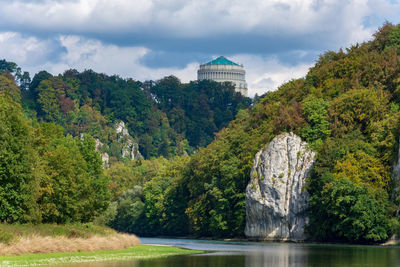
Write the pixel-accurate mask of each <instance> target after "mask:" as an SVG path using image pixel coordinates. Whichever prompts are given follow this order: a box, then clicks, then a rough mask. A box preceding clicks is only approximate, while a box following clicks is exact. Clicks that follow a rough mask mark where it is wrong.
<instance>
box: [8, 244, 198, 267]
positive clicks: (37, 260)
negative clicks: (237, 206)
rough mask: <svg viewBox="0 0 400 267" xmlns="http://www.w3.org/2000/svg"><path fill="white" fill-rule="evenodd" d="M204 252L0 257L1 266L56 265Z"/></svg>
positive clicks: (144, 249)
mask: <svg viewBox="0 0 400 267" xmlns="http://www.w3.org/2000/svg"><path fill="white" fill-rule="evenodd" d="M197 253H202V251H197V250H187V249H181V248H175V247H169V246H149V245H138V246H135V247H130V248H126V249H121V250H101V251H96V252H73V253H45V254H24V255H18V256H15V255H13V256H0V266H34V265H36V266H37V265H55V264H68V263H78V262H94V261H122V260H143V259H153V258H160V257H167V256H173V255H187V254H197Z"/></svg>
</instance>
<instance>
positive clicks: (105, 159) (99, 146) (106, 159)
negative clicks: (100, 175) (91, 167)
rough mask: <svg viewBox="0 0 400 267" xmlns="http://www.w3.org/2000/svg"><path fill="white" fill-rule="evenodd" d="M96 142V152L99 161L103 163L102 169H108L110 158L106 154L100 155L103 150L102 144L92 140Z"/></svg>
mask: <svg viewBox="0 0 400 267" xmlns="http://www.w3.org/2000/svg"><path fill="white" fill-rule="evenodd" d="M94 140H95V141H96V150H97V151H99V152H100V156H101V160H102V161H103V168H104V169H108V168H110V163H109V160H110V157H109V156H108V153H107V152H104V153H101V151H102V150H103V143H102V142H101V141H100V140H99V139H98V138H96V139H94Z"/></svg>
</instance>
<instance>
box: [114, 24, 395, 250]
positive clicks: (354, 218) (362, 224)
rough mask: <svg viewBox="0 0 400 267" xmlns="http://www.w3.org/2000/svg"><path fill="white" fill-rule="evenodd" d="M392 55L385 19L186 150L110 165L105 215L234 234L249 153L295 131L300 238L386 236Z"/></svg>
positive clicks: (137, 223)
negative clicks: (309, 165) (303, 183)
mask: <svg viewBox="0 0 400 267" xmlns="http://www.w3.org/2000/svg"><path fill="white" fill-rule="evenodd" d="M399 63H400V25H397V26H394V25H391V24H389V23H387V24H385V25H384V26H383V27H382V28H381V29H380V30H379V31H378V32H376V33H375V35H374V39H373V40H372V41H369V42H366V43H362V44H356V45H354V46H352V47H350V48H347V49H345V50H340V51H338V52H332V51H330V52H326V53H325V54H323V55H321V56H320V58H319V59H318V61H317V62H316V64H315V66H314V67H312V68H311V69H310V70H309V72H308V74H307V75H306V76H305V77H304V78H301V79H296V80H292V81H290V82H288V83H285V84H283V85H282V86H281V87H280V88H279V89H278V90H276V91H274V92H269V93H268V94H267V95H266V96H264V97H263V98H262V99H261V101H260V102H259V103H258V104H256V105H255V106H254V107H252V108H251V109H248V110H242V111H240V112H239V113H238V115H237V118H236V120H234V121H233V122H232V123H230V125H229V126H228V127H227V128H225V129H223V130H222V131H220V132H219V133H218V134H217V136H216V138H215V140H214V141H213V142H212V143H211V144H210V145H208V146H207V147H206V148H201V149H200V150H199V151H198V152H197V153H196V154H194V155H192V156H191V157H178V158H175V159H171V160H169V161H167V160H165V159H158V160H154V161H143V162H141V163H140V164H132V165H131V166H125V167H124V168H126V169H125V171H123V168H122V167H121V166H119V168H111V169H110V171H109V173H110V175H111V177H112V180H113V181H114V183H115V184H113V186H114V187H112V188H114V191H113V199H112V200H113V203H112V205H111V206H110V208H109V210H108V212H109V213H108V216H107V218H113V219H111V220H108V221H107V223H108V224H109V225H112V226H113V227H115V228H116V229H119V230H123V231H129V232H134V233H137V234H139V235H196V236H212V237H234V236H236V237H237V236H243V230H244V226H245V214H246V212H245V188H246V185H247V183H248V181H249V174H250V170H251V167H252V163H253V160H254V155H255V153H256V152H257V151H258V150H259V149H260V148H262V147H263V146H264V145H266V144H268V143H269V142H270V141H271V140H272V139H273V137H275V136H276V135H278V134H279V133H282V132H294V133H295V134H297V135H299V136H300V137H301V138H302V139H303V140H305V141H307V142H308V143H309V145H310V147H311V149H312V150H314V151H315V152H316V154H317V156H316V163H315V165H314V167H313V169H312V172H311V177H309V179H308V185H307V190H308V191H309V193H310V201H309V205H310V207H309V214H310V222H309V225H308V227H307V229H306V231H307V234H308V236H309V238H310V239H312V240H320V241H340V242H382V241H384V240H387V239H388V238H389V237H391V235H392V234H393V233H394V232H395V231H398V227H399V221H398V217H397V215H396V211H397V210H398V207H399V195H398V192H397V191H396V188H398V186H399V185H398V184H396V183H398V180H396V179H394V174H393V165H394V163H395V162H397V157H398V153H397V151H398V146H399V144H398V139H399V133H400V132H399V129H400V124H399V122H400V121H399V120H400V64H399ZM122 173H124V174H125V175H124V177H125V179H126V180H124V181H123V182H122V181H121V180H120V179H118V177H119V175H118V174H122ZM119 183H120V184H119ZM124 186H125V187H124ZM117 189H118V190H117ZM132 207H134V208H132ZM113 216H114V217H113Z"/></svg>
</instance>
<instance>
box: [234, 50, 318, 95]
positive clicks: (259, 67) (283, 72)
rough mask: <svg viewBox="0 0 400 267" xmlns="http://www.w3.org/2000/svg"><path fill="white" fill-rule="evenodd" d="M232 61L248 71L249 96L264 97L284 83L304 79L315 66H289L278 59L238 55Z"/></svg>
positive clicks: (301, 64)
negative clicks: (264, 94)
mask: <svg viewBox="0 0 400 267" xmlns="http://www.w3.org/2000/svg"><path fill="white" fill-rule="evenodd" d="M232 59H233V60H234V61H235V62H240V63H241V64H243V65H244V68H245V70H246V80H247V85H248V88H249V92H248V94H249V96H251V97H252V96H254V95H255V94H256V93H257V94H258V95H262V94H263V93H266V92H267V91H272V90H275V89H277V88H278V87H279V86H280V85H282V84H283V83H285V82H287V81H290V80H292V79H296V78H301V77H304V76H305V75H306V74H307V72H308V69H309V68H310V67H311V66H312V65H313V64H306V63H300V64H297V65H294V66H288V65H285V64H284V63H282V62H280V61H279V60H278V59H277V58H276V57H262V56H255V55H237V56H233V57H232Z"/></svg>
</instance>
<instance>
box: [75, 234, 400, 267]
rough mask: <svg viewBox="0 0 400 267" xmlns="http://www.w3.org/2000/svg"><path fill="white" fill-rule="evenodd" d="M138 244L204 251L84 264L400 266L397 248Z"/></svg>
mask: <svg viewBox="0 0 400 267" xmlns="http://www.w3.org/2000/svg"><path fill="white" fill-rule="evenodd" d="M141 242H142V244H162V245H172V246H177V247H182V248H188V249H197V250H205V251H208V252H207V253H205V254H200V255H189V256H173V257H167V258H161V259H155V260H144V261H125V262H124V261H121V262H103V263H85V264H74V265H68V266H92V267H128V266H133V267H267V266H274V267H275V266H276V267H289V266H291V267H292V266H295V267H306V266H307V267H321V266H322V267H369V266H371V267H372V266H377V267H386V266H390V267H393V266H394V267H395V266H399V267H400V248H397V247H379V246H346V245H315V244H290V243H254V242H222V241H203V240H183V239H160V238H142V239H141Z"/></svg>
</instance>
